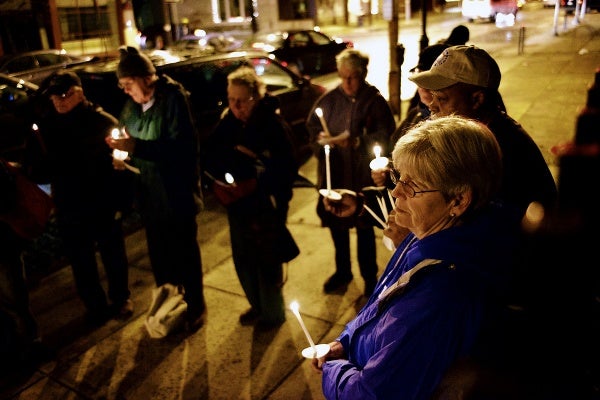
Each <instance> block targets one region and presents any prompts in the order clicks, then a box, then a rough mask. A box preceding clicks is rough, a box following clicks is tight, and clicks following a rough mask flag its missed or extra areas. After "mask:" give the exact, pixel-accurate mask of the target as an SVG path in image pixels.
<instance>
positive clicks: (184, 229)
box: [108, 47, 206, 331]
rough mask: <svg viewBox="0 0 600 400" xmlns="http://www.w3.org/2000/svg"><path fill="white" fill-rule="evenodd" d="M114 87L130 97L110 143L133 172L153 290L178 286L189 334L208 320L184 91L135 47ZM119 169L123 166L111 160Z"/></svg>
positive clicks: (193, 145) (195, 167)
mask: <svg viewBox="0 0 600 400" xmlns="http://www.w3.org/2000/svg"><path fill="white" fill-rule="evenodd" d="M120 54H121V60H120V62H119V65H118V67H117V77H118V78H119V86H120V87H121V88H122V89H123V90H124V91H125V93H127V94H128V95H129V96H130V97H131V98H130V99H128V101H127V102H126V103H125V105H124V107H123V110H122V111H121V115H120V117H119V122H120V124H121V126H122V127H123V128H124V129H125V131H126V135H127V137H126V138H123V139H113V138H108V144H109V146H110V147H111V148H113V149H118V150H121V151H125V152H127V154H128V157H129V159H130V160H128V163H130V164H131V166H132V167H134V168H136V169H137V170H138V172H139V173H137V174H135V178H134V181H135V194H136V200H137V205H138V206H139V211H140V214H141V217H142V222H143V224H144V227H145V229H146V239H147V242H148V253H149V256H150V263H151V265H152V272H153V273H154V279H155V281H156V285H157V286H160V285H163V284H165V283H171V284H173V285H176V286H178V285H182V286H183V288H184V289H185V295H184V299H185V301H186V302H187V306H188V309H187V324H186V325H187V329H188V330H190V331H195V330H197V329H199V328H200V327H201V326H202V325H203V324H204V320H205V317H206V305H205V301H204V289H203V283H202V259H201V255H200V247H199V245H198V241H197V235H198V226H197V223H196V215H197V214H198V212H199V211H200V208H201V198H200V194H201V193H200V176H199V164H198V163H199V161H198V155H199V154H198V151H199V148H198V146H199V144H198V136H197V131H196V128H195V124H194V120H193V117H192V113H191V110H190V105H189V93H188V92H187V91H186V90H185V88H184V87H183V86H182V85H181V84H180V83H179V82H176V81H174V80H173V79H171V78H170V77H168V76H166V75H161V76H158V75H157V74H156V68H155V67H154V65H153V64H152V62H151V61H150V59H149V58H148V57H147V56H146V55H144V54H142V53H140V52H139V51H138V50H137V49H135V48H133V47H127V48H121V49H120ZM115 167H116V168H124V167H125V165H124V163H123V162H122V161H119V160H115Z"/></svg>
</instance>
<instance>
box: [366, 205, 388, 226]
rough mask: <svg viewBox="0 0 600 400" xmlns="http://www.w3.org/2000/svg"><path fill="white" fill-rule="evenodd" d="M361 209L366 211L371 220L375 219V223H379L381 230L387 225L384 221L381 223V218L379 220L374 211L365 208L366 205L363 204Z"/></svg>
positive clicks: (367, 207)
mask: <svg viewBox="0 0 600 400" xmlns="http://www.w3.org/2000/svg"><path fill="white" fill-rule="evenodd" d="M363 207H364V208H365V210H367V211H368V212H369V214H371V216H372V217H373V218H375V221H377V222H378V223H379V225H381V227H382V228H383V229H385V227H386V226H387V223H385V222H384V221H382V220H381V218H379V216H378V215H377V214H376V213H375V211H373V210H371V208H370V207H369V206H367V205H366V204H364V205H363Z"/></svg>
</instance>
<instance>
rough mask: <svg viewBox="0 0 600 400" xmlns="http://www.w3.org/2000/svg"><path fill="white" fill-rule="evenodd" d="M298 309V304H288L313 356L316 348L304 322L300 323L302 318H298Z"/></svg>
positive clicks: (294, 302)
mask: <svg viewBox="0 0 600 400" xmlns="http://www.w3.org/2000/svg"><path fill="white" fill-rule="evenodd" d="M298 308H299V305H298V302H297V301H292V303H291V304H290V309H291V310H292V312H293V313H294V315H295V316H296V318H297V319H298V322H299V323H300V326H301V327H302V330H303V331H304V334H305V335H306V339H308V343H309V344H310V347H312V349H313V351H314V354H317V347H316V346H315V342H313V340H312V338H311V337H310V334H309V333H308V329H306V326H305V325H304V321H302V317H301V316H300V312H299V311H298Z"/></svg>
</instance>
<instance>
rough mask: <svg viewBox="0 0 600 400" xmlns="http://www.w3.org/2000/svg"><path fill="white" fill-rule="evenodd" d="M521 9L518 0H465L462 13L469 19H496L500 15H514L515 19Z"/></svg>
mask: <svg viewBox="0 0 600 400" xmlns="http://www.w3.org/2000/svg"><path fill="white" fill-rule="evenodd" d="M518 11H519V4H518V1H517V0H463V1H462V15H463V17H465V18H467V19H468V20H469V21H471V22H472V21H474V20H476V19H487V20H489V21H490V22H494V21H496V18H497V17H498V16H499V15H500V14H503V15H512V17H513V20H514V17H516V15H517V12H518Z"/></svg>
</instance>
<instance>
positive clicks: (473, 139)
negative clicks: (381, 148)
mask: <svg viewBox="0 0 600 400" xmlns="http://www.w3.org/2000/svg"><path fill="white" fill-rule="evenodd" d="M392 158H393V162H394V168H396V169H397V170H398V171H399V172H400V174H402V171H403V170H407V171H410V172H411V174H412V175H411V176H412V177H414V178H415V180H418V181H421V182H423V183H425V184H427V185H428V186H431V187H434V188H436V189H438V190H439V191H440V192H441V193H442V195H443V196H444V198H446V199H447V200H449V199H451V198H453V197H454V196H456V195H457V194H460V193H464V192H465V191H466V190H468V189H471V191H472V193H473V201H472V202H471V205H470V209H479V208H481V207H483V206H485V205H486V204H488V203H489V202H490V201H491V200H493V199H494V197H495V195H496V194H497V192H498V190H499V188H500V182H501V179H502V151H501V150H500V145H499V144H498V141H497V140H496V137H495V136H494V134H493V133H492V132H491V131H490V130H489V129H488V128H487V127H486V126H485V125H483V124H482V123H480V122H478V121H475V120H472V119H467V118H463V117H459V116H448V117H441V118H437V119H434V120H427V121H424V122H422V123H420V124H418V125H416V126H415V127H413V128H411V129H410V130H409V131H408V132H407V133H406V134H405V135H404V136H402V137H401V138H400V139H399V140H398V142H397V143H396V146H395V147H394V151H393V152H392Z"/></svg>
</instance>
